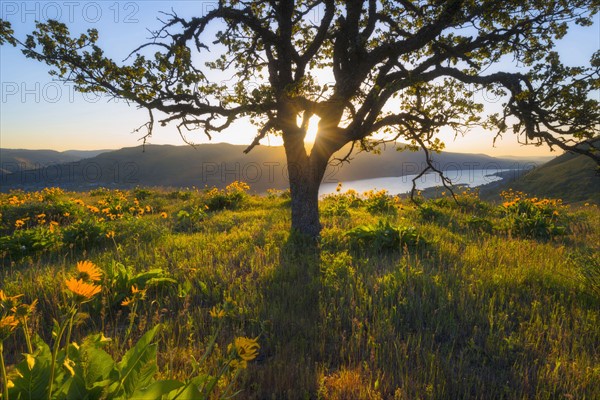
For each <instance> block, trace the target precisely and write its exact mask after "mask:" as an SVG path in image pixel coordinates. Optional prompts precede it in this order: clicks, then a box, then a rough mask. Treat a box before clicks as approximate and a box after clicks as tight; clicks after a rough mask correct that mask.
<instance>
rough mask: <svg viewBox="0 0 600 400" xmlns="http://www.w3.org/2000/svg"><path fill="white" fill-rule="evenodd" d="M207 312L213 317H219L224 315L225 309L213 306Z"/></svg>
mask: <svg viewBox="0 0 600 400" xmlns="http://www.w3.org/2000/svg"><path fill="white" fill-rule="evenodd" d="M208 314H210V316H211V317H213V318H215V319H219V318H223V317H224V316H225V311H224V310H223V309H217V307H213V308H212V309H211V310H210V311H209V312H208Z"/></svg>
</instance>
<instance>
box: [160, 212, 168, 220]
mask: <svg viewBox="0 0 600 400" xmlns="http://www.w3.org/2000/svg"><path fill="white" fill-rule="evenodd" d="M160 216H161V218H167V217H168V216H169V215H168V214H167V213H166V212H164V211H163V212H161V213H160Z"/></svg>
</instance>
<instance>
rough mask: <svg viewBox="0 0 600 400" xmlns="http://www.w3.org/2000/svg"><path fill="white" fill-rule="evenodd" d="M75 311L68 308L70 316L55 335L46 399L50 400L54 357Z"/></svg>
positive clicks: (54, 365)
mask: <svg viewBox="0 0 600 400" xmlns="http://www.w3.org/2000/svg"><path fill="white" fill-rule="evenodd" d="M76 312H77V308H76V307H73V308H72V309H71V310H70V314H71V317H70V318H68V319H67V318H65V321H64V322H63V323H62V325H61V326H60V328H59V330H58V334H57V335H56V341H55V342H54V348H53V349H52V361H51V364H50V382H49V383H48V400H52V386H53V384H54V374H55V372H56V358H57V356H58V350H59V349H60V342H61V339H62V336H63V335H64V333H65V329H67V325H69V326H72V325H73V317H74V316H75V313H76ZM69 334H70V333H69Z"/></svg>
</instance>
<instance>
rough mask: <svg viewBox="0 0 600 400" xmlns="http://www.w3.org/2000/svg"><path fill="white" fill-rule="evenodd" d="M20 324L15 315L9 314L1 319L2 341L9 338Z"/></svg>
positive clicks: (0, 337)
mask: <svg viewBox="0 0 600 400" xmlns="http://www.w3.org/2000/svg"><path fill="white" fill-rule="evenodd" d="M17 326H19V321H18V320H17V319H16V318H15V317H14V316H13V315H7V316H6V317H2V319H0V342H1V341H3V340H4V339H6V338H8V337H9V336H10V334H11V333H13V331H14V330H15V329H16V328H17Z"/></svg>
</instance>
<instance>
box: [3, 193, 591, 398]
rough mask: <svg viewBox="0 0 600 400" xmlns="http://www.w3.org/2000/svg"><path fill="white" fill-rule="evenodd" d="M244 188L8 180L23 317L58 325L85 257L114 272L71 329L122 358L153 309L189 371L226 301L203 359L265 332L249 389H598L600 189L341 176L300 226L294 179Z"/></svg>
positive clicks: (166, 352)
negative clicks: (491, 198)
mask: <svg viewBox="0 0 600 400" xmlns="http://www.w3.org/2000/svg"><path fill="white" fill-rule="evenodd" d="M246 189H247V188H246V187H244V186H240V185H238V186H234V187H230V188H229V189H228V190H224V191H215V190H213V191H210V190H188V191H178V192H167V191H161V190H147V189H143V190H142V189H138V190H137V191H124V192H119V191H108V190H98V191H92V192H88V193H82V194H79V193H64V192H62V191H60V190H55V191H51V190H47V191H46V192H39V193H35V194H26V193H11V194H8V195H2V196H1V202H2V203H1V204H0V212H2V225H1V227H0V228H1V234H2V235H3V236H2V239H1V240H2V241H1V244H2V249H0V252H1V253H2V256H3V258H2V267H1V268H2V269H1V271H0V278H1V282H2V284H1V289H2V290H4V292H6V293H9V294H11V295H16V294H23V295H24V296H23V299H24V301H27V302H31V301H33V300H35V299H37V300H38V306H37V312H36V313H35V314H34V315H33V317H32V319H31V323H30V325H31V326H30V328H31V330H32V331H35V332H38V333H39V334H40V335H41V337H42V338H44V339H46V340H48V341H49V340H50V339H51V329H50V328H51V327H52V320H53V319H56V318H58V316H59V314H60V312H61V310H60V307H59V305H60V304H64V303H65V302H66V301H67V300H66V296H67V294H66V293H65V290H64V289H63V286H62V283H63V282H64V280H65V279H66V277H67V276H68V274H69V271H71V270H72V269H73V265H75V263H77V262H78V261H80V260H91V261H93V262H94V263H95V264H96V265H98V266H99V267H100V268H101V269H102V270H103V271H104V274H105V277H106V279H107V280H106V282H107V283H105V285H107V286H110V287H109V290H106V291H103V293H102V295H101V296H100V297H98V299H97V300H96V301H93V302H89V303H88V304H85V307H83V308H82V311H85V313H84V314H82V315H81V318H79V321H78V323H77V329H75V330H74V332H73V337H74V338H75V339H79V338H82V337H83V336H85V335H87V334H90V333H94V332H103V333H104V334H105V335H106V336H107V337H111V338H113V342H112V343H111V345H110V346H109V347H108V349H107V351H108V352H109V353H111V355H114V356H115V357H119V356H122V355H123V353H124V351H125V349H127V348H128V347H129V346H130V345H132V344H133V343H134V342H135V341H136V340H137V339H139V338H140V337H141V336H142V335H143V333H144V332H146V331H148V330H149V329H150V328H152V327H153V326H155V325H156V324H159V323H161V324H163V325H164V326H165V328H164V329H163V330H162V331H161V332H160V333H159V336H160V341H159V342H158V343H159V349H158V350H159V351H158V364H159V366H160V368H159V370H160V373H159V375H160V377H161V378H165V379H166V378H177V379H180V378H185V377H186V376H188V375H189V374H190V373H191V367H190V362H189V360H190V359H191V357H195V358H199V357H200V356H201V355H202V354H203V352H204V350H205V349H206V347H207V346H209V345H210V344H209V340H210V337H211V333H212V332H213V331H214V329H212V326H214V323H215V321H214V318H212V317H211V316H210V315H209V312H210V311H211V310H214V309H213V307H225V308H227V310H228V313H227V316H225V317H224V320H225V321H224V328H223V329H222V330H221V331H220V332H219V335H218V338H217V343H216V351H215V354H216V356H215V357H214V358H211V359H210V360H207V362H206V364H205V368H206V369H207V370H209V369H210V368H213V367H214V366H215V365H216V364H217V363H218V359H219V356H222V354H221V353H225V352H226V351H225V348H226V347H227V343H230V342H231V341H232V340H233V339H234V338H235V337H240V336H245V337H251V338H256V337H257V338H258V343H259V344H260V347H261V348H260V351H259V355H258V357H257V359H256V360H255V361H253V362H252V363H250V364H248V368H247V369H245V370H244V371H243V373H242V374H241V375H240V380H239V381H238V389H240V390H242V392H241V394H240V395H239V397H241V398H257V399H263V398H328V399H329V398H330V399H355V398H356V399H359V398H365V399H388V398H394V399H462V398H474V399H540V398H541V399H544V398H547V399H552V398H573V399H595V398H600V347H599V343H600V290H599V288H598V282H599V280H598V277H599V276H600V256H599V252H598V250H599V249H598V243H600V213H598V209H597V207H596V206H588V207H582V208H580V209H570V208H568V207H564V206H562V205H561V204H560V203H557V202H552V201H545V202H543V201H542V200H540V199H528V198H526V197H525V196H523V195H522V194H518V195H516V194H514V193H513V194H510V196H508V195H507V202H506V203H505V204H504V205H493V204H489V203H485V202H482V201H480V200H478V199H477V197H476V196H474V195H472V194H470V193H464V194H463V195H462V196H461V197H460V199H459V204H456V203H454V202H453V201H452V200H451V199H449V198H441V199H437V200H428V201H427V202H425V203H424V204H421V206H420V207H417V206H415V205H414V204H412V203H410V202H408V201H405V200H399V199H397V198H392V197H388V196H384V195H382V193H380V192H372V193H370V194H366V196H365V197H360V196H357V195H356V194H354V193H346V194H337V195H333V196H329V197H327V198H325V199H323V200H322V201H321V205H320V207H321V210H323V213H322V214H323V217H322V222H323V231H322V237H321V239H320V241H319V243H318V244H314V243H313V242H310V241H306V240H305V239H303V238H302V237H298V236H296V235H294V234H290V233H289V226H290V210H289V198H288V196H287V194H286V193H281V194H271V195H269V196H254V195H248V194H247V193H246ZM513 202H514V203H513ZM103 210H104V211H103ZM524 210H525V211H524ZM41 214H46V215H44V216H43V217H39V216H40V215H41ZM17 221H21V222H17ZM51 221H55V222H56V224H54V225H52V227H51V225H50V222H51ZM77 224H79V226H78V225H77ZM357 228H360V229H358V230H357ZM352 232H354V233H352ZM357 232H358V233H357ZM395 235H399V236H397V237H396V236H395ZM406 235H410V236H406ZM390 238H391V239H390ZM381 243H386V245H379V244H381ZM108 277H110V278H111V279H110V280H108ZM132 282H136V284H137V285H139V288H140V289H141V288H142V287H143V288H144V289H145V290H146V292H145V299H144V300H143V301H141V302H140V303H139V305H138V307H137V308H136V310H135V312H133V311H132V309H131V308H128V307H125V306H122V305H121V301H122V300H123V299H124V298H126V296H129V295H131V293H130V292H131V290H130V287H129V286H130V285H131V283H132ZM132 313H133V314H135V315H133V316H132ZM131 321H134V323H133V324H130V323H131ZM129 326H131V328H128V327H129ZM24 351H25V349H24V344H23V339H22V336H20V334H19V332H16V333H15V334H14V335H12V336H11V337H10V338H8V339H7V340H6V341H5V342H4V352H5V358H6V360H7V364H8V365H9V368H8V369H9V373H10V368H11V367H10V365H12V364H14V363H15V362H17V361H18V359H19V357H20V354H21V353H23V352H24ZM211 363H212V364H211ZM225 383H226V381H225ZM225 383H224V384H225Z"/></svg>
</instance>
